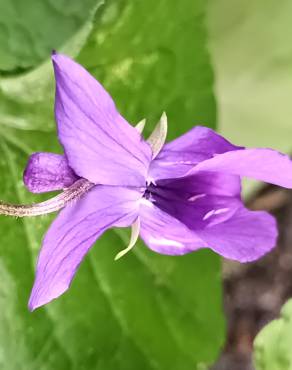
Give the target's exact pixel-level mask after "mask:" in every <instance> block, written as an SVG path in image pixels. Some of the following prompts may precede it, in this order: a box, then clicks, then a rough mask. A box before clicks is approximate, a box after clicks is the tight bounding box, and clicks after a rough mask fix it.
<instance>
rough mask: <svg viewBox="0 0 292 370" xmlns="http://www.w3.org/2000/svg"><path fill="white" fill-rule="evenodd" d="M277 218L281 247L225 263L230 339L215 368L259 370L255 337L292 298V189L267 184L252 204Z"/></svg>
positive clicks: (226, 309) (226, 307)
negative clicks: (260, 255)
mask: <svg viewBox="0 0 292 370" xmlns="http://www.w3.org/2000/svg"><path fill="white" fill-rule="evenodd" d="M248 207H249V208H251V209H254V210H258V209H262V210H267V211H269V212H271V213H272V214H274V216H275V217H276V218H277V221H278V226H279V234H280V236H279V240H278V245H277V248H275V249H274V250H273V251H272V252H271V253H269V254H268V255H266V256H265V257H264V258H262V259H260V260H259V261H257V262H254V263H248V264H239V263H234V262H230V261H224V266H223V277H224V306H225V312H226V317H227V325H228V337H227V342H226V346H225V348H224V350H223V353H222V355H221V357H220V359H219V360H218V362H217V363H216V365H214V366H213V367H212V370H254V367H253V365H252V350H253V348H252V346H253V340H254V338H255V336H256V334H257V333H258V332H259V330H260V329H261V328H262V327H263V326H264V325H266V324H267V323H268V322H269V321H271V320H273V319H274V318H276V317H277V316H278V315H279V312H280V309H281V307H282V305H283V304H284V303H285V301H286V300H287V299H288V298H290V297H292V279H291V276H292V190H286V189H280V188H277V187H274V186H267V187H265V188H263V189H262V190H261V191H259V192H258V194H256V196H255V197H254V198H253V199H251V200H250V201H249V202H248Z"/></svg>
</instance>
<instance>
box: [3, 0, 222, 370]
mask: <svg viewBox="0 0 292 370" xmlns="http://www.w3.org/2000/svg"><path fill="white" fill-rule="evenodd" d="M0 4H1V5H0V10H1V11H0V29H4V32H2V34H1V37H2V38H4V39H3V40H2V39H0V40H2V41H1V42H0V56H1V58H0V60H1V62H0V70H1V71H2V77H1V79H0V134H1V141H0V151H1V155H0V167H1V168H0V170H1V174H2V181H1V184H0V187H1V198H2V199H5V200H9V201H14V202H29V201H38V200H39V199H41V198H42V197H40V196H32V195H30V194H28V192H27V191H26V190H25V189H24V187H23V184H22V171H23V168H24V166H25V163H26V160H27V158H28V156H29V155H30V153H32V152H34V151H60V150H61V148H60V147H59V146H58V143H57V140H56V135H55V125H54V120H53V95H54V85H53V76H52V68H51V64H50V61H49V53H50V49H52V48H54V49H57V50H59V51H64V52H66V53H68V54H70V55H72V56H75V57H76V58H78V60H79V61H80V62H81V63H82V64H84V65H85V66H86V67H87V68H88V69H89V70H90V71H91V72H92V73H93V74H94V76H95V77H96V78H98V79H99V80H100V81H101V82H103V83H104V85H105V86H106V87H107V88H108V90H109V91H110V93H111V94H112V95H113V97H114V98H115V100H116V102H117V105H118V107H119V109H120V110H121V112H122V113H123V114H124V115H125V117H126V118H127V119H128V120H129V121H130V122H132V123H135V122H138V121H139V120H140V119H141V118H144V117H146V118H147V122H148V123H149V124H148V127H147V130H148V132H149V130H150V128H151V126H152V125H153V124H154V123H155V121H156V120H157V119H158V117H159V116H160V114H161V112H162V111H163V110H166V111H167V113H168V117H169V126H170V129H169V139H170V138H173V137H175V136H177V135H178V134H180V133H182V132H185V131H186V130H188V129H189V128H190V127H192V126H193V125H195V124H205V125H209V126H210V127H213V128H215V121H216V107H215V99H214V94H213V73H212V68H211V65H210V58H209V55H208V52H207V46H206V45H207V34H206V26H205V21H206V18H205V12H206V3H205V2H204V1H201V0H196V1H193V0H192V1H191V0H183V1H180V2H179V3H178V2H176V1H174V0H162V1H159V2H157V1H155V0H149V1H142V0H138V1H135V2H129V1H124V0H116V1H105V3H104V4H103V5H101V3H98V2H96V1H92V0H91V1H90V0H87V1H86V2H82V6H81V2H80V1H78V0H76V1H75V0H74V1H71V2H70V3H68V2H65V1H61V2H58V4H57V2H53V1H49V0H46V1H44V0H41V1H36V0H35V1H33V0H30V1H28V2H21V1H13V2H10V1H6V0H1V1H0ZM24 4H25V5H24ZM5 35H7V36H5ZM40 63H41V64H40ZM49 222H50V217H44V218H38V219H33V220H20V219H19V220H15V219H9V218H2V219H1V223H0V236H1V248H0V327H1V331H0V368H1V369H2V368H3V369H5V370H14V369H15V370H16V369H17V370H22V369H24V370H27V369H29V370H34V369H35V370H40V369H43V370H51V369H54V370H58V369H59V370H64V369H78V370H82V369H86V370H89V369H100V370H104V369H107V370H110V369H115V370H116V369H120V370H123V369H125V370H131V369H133V370H136V369H138V368H139V369H141V370H143V369H145V370H146V369H147V370H152V369H159V370H164V369H172V370H176V369H177V370H191V369H192V370H193V369H196V368H197V369H205V368H206V367H207V364H209V363H211V362H213V361H214V360H215V359H216V357H217V356H218V353H219V350H220V348H221V346H222V344H223V339H224V320H223V315H222V304H221V282H220V261H219V258H218V257H217V256H215V255H214V254H212V253H211V252H208V251H201V252H198V253H194V254H192V255H188V256H184V257H179V258H173V257H166V256H159V255H156V254H154V253H153V252H150V251H148V250H147V249H146V248H145V247H144V246H143V245H142V243H140V244H139V245H138V246H137V247H136V248H135V250H134V251H133V253H131V254H129V255H127V256H126V257H125V258H123V259H122V260H121V261H119V262H114V261H113V258H114V256H115V255H116V253H117V252H118V251H119V250H120V249H122V248H123V247H124V246H125V244H126V241H127V237H128V235H127V234H125V233H124V232H123V233H121V232H119V233H118V232H116V231H113V232H107V233H106V234H105V235H104V236H103V237H102V238H101V240H99V241H98V243H97V245H96V246H95V247H94V248H93V250H92V251H91V252H90V253H89V255H88V257H87V258H86V260H85V261H84V262H83V264H82V266H81V269H80V271H79V272H78V274H77V276H76V278H75V280H74V282H73V284H72V288H71V289H70V291H69V292H68V293H66V294H65V295H64V296H62V297H61V298H60V299H58V300H57V301H55V302H53V303H51V304H50V305H48V306H46V307H44V308H41V309H39V310H37V311H36V312H34V313H33V314H31V313H29V312H28V311H27V307H26V304H27V299H28V296H29V292H30V289H31V286H32V283H33V276H34V265H35V259H36V255H37V253H38V250H39V246H40V244H41V238H42V235H43V233H44V231H45V229H46V228H47V227H48V224H49Z"/></svg>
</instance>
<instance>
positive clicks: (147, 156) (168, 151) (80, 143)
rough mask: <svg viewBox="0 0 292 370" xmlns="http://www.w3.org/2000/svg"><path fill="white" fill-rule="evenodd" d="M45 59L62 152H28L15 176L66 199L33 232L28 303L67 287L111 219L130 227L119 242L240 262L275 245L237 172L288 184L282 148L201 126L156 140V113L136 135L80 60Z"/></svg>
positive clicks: (161, 129)
mask: <svg viewBox="0 0 292 370" xmlns="http://www.w3.org/2000/svg"><path fill="white" fill-rule="evenodd" d="M52 59H53V64H54V70H55V78H56V103H55V116H56V121H57V127H58V138H59V141H60V143H61V144H62V146H63V148H64V155H57V154H51V153H35V154H33V155H32V156H31V157H30V159H29V162H28V165H27V168H26V170H25V173H24V182H25V185H26V186H27V188H28V189H29V190H30V191H31V192H34V193H39V192H45V191H51V190H60V189H64V188H68V189H67V190H65V191H64V193H65V194H67V195H68V194H71V195H70V196H69V197H68V196H67V195H66V196H63V198H62V196H60V197H61V198H62V202H64V204H63V206H64V205H66V206H65V207H64V209H63V210H62V211H61V212H60V214H59V215H58V217H57V219H56V220H55V221H54V222H53V224H52V225H51V227H50V229H49V230H48V232H47V234H46V236H45V238H44V240H43V245H42V249H41V251H40V255H39V259H38V264H37V273H36V279H35V283H34V287H33V290H32V293H31V297H30V301H29V307H30V309H31V310H33V309H35V308H36V307H39V306H41V305H44V304H46V303H48V302H49V301H51V300H52V299H54V298H57V297H58V296H59V295H61V294H62V293H64V292H65V291H66V290H67V289H68V287H69V285H70V283H71V281H72V278H73V277H74V275H75V272H76V270H77V268H78V266H79V264H80V263H81V261H82V259H83V258H84V256H85V255H86V253H87V252H88V251H89V249H90V248H91V246H92V245H93V244H94V243H95V241H96V240H97V239H98V237H99V236H100V235H101V234H102V233H103V232H104V231H105V230H107V229H109V228H112V227H129V226H132V238H131V242H130V245H129V248H131V247H132V246H133V245H134V243H135V241H136V240H137V237H138V235H139V234H140V236H141V238H142V239H143V240H144V242H145V244H146V245H147V246H148V247H149V248H150V249H152V250H154V251H156V252H158V253H163V254H170V255H182V254H185V253H189V252H193V251H195V250H198V249H200V248H210V249H212V250H213V251H214V252H216V253H218V254H220V255H221V256H224V257H226V258H230V259H233V260H237V261H240V262H247V261H253V260H255V259H257V258H259V257H261V256H262V255H264V254H265V253H267V252H268V251H270V250H271V249H272V248H273V247H274V246H275V243H276V238H277V229H276V223H275V220H274V218H273V217H272V216H271V215H269V214H268V213H266V212H262V211H260V212H258V211H257V212H254V211H250V210H248V209H246V208H245V207H244V205H243V203H242V201H241V197H240V192H241V184H240V182H241V177H243V176H247V177H252V178H255V179H259V180H263V181H266V182H269V183H272V184H276V185H280V186H283V187H287V188H291V187H292V163H291V161H290V159H289V158H288V157H287V156H285V155H283V154H281V153H278V152H276V151H274V150H271V149H246V148H243V147H238V146H235V145H233V144H231V143H229V142H228V141H227V140H225V139H224V138H223V137H221V136H220V135H218V134H217V133H215V132H214V131H212V130H211V129H209V128H206V127H195V128H193V129H191V130H190V131H189V132H187V133H186V134H184V135H183V136H181V137H179V138H177V139H175V140H174V141H172V142H170V143H167V144H165V145H163V144H164V140H165V136H166V116H165V115H163V116H162V118H161V121H160V123H159V125H158V126H157V128H156V130H155V132H154V133H153V134H152V135H151V137H150V138H149V139H148V141H145V140H144V139H143V138H142V136H141V133H140V131H141V126H142V124H140V125H139V127H137V128H134V127H132V126H131V125H129V124H128V122H127V121H126V120H125V119H124V118H123V117H122V116H121V115H120V114H119V113H118V111H117V109H116V107H115V105H114V103H113V101H112V99H111V97H110V96H109V94H108V93H107V92H106V91H105V90H104V88H103V87H102V86H101V85H100V84H99V83H98V82H97V81H96V80H95V79H94V78H93V77H92V76H91V75H90V74H89V73H88V72H87V71H86V70H85V69H84V68H82V67H81V66H80V65H78V64H77V63H75V62H74V61H72V60H71V59H69V58H68V57H66V56H64V55H60V54H54V55H53V57H52ZM78 192H79V193H78ZM76 194H77V195H78V196H75V195H76ZM66 197H67V198H66ZM58 199H60V198H58ZM68 199H69V200H70V201H68ZM72 199H75V200H74V201H73V200H72ZM129 248H128V249H129ZM122 253H124V252H122Z"/></svg>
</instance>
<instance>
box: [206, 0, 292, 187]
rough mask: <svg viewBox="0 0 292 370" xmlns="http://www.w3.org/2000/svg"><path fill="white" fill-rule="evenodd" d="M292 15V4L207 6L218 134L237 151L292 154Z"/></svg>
mask: <svg viewBox="0 0 292 370" xmlns="http://www.w3.org/2000/svg"><path fill="white" fill-rule="evenodd" d="M291 12H292V2H291V1H285V2H283V3H282V4H281V6H279V4H278V3H277V2H276V1H274V0H265V1H263V0H253V1H246V0H237V1H236V2H230V1H229V0H211V1H209V2H208V13H207V14H208V16H207V25H208V31H209V35H210V43H209V46H210V52H211V56H212V61H213V63H214V68H215V71H216V94H217V99H218V111H219V124H218V126H219V131H220V132H221V133H222V134H223V135H225V136H226V137H228V138H229V139H230V140H232V141H233V142H235V143H237V144H239V145H245V146H250V147H261V146H262V147H271V148H274V149H278V150H280V151H283V152H287V153H290V152H291V148H292V145H291V136H292V125H291V116H292V105H291V101H290V100H291V99H290V97H291V95H292V65H291V53H292V46H291V40H290V39H291V37H290V35H291V32H290V27H291ZM251 189H253V187H252V188H251Z"/></svg>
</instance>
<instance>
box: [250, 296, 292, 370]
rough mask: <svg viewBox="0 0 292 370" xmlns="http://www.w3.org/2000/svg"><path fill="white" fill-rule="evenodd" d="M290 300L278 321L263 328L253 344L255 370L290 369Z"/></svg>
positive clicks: (291, 301)
mask: <svg viewBox="0 0 292 370" xmlns="http://www.w3.org/2000/svg"><path fill="white" fill-rule="evenodd" d="M291 344H292V299H290V300H289V301H288V302H287V303H286V304H285V305H284V306H283V308H282V310H281V316H280V318H279V319H277V320H274V321H272V322H271V323H269V324H268V325H267V326H265V327H264V328H263V329H262V331H261V332H260V333H259V334H258V336H257V337H256V339H255V342H254V362H255V367H256V369H257V370H291V369H292V352H291Z"/></svg>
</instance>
